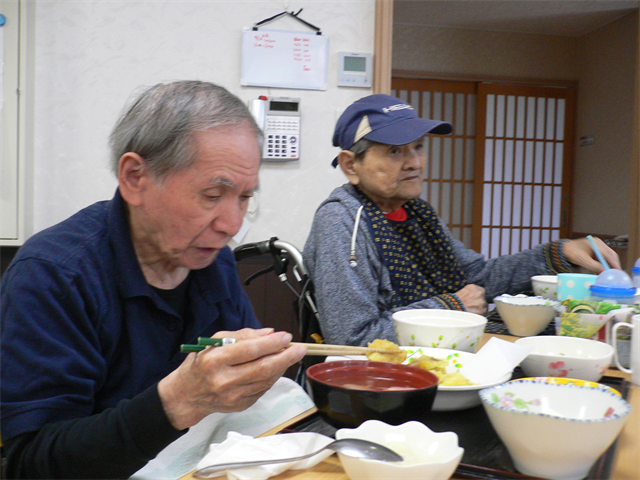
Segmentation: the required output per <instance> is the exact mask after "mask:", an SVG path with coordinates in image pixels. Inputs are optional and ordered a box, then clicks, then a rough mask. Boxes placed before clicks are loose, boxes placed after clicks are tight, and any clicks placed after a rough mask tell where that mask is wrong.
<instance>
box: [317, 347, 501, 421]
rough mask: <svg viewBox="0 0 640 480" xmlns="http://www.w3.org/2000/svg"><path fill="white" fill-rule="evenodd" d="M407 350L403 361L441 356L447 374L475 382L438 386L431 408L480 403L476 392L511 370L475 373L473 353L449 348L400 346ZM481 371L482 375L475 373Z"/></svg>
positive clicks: (360, 357) (498, 381) (458, 407)
mask: <svg viewBox="0 0 640 480" xmlns="http://www.w3.org/2000/svg"><path fill="white" fill-rule="evenodd" d="M400 348H402V349H404V350H407V352H408V355H407V359H406V360H405V361H404V362H403V363H406V364H411V362H412V361H413V360H415V359H417V358H418V357H420V356H421V355H429V356H431V357H435V358H444V359H446V360H447V361H448V362H449V365H448V366H447V368H446V372H447V373H454V372H460V373H461V374H463V375H464V376H465V377H467V379H468V380H469V381H471V382H474V383H475V384H476V385H460V386H453V385H450V386H449V385H438V391H437V392H436V398H435V400H434V401H433V406H432V407H431V410H432V411H438V412H442V411H451V410H464V409H467V408H472V407H475V406H477V405H480V396H479V395H478V392H480V390H482V389H483V388H487V387H492V386H494V385H499V384H501V383H504V382H507V381H509V380H510V379H511V376H512V375H513V372H508V373H506V374H504V375H493V374H492V372H487V371H482V372H478V370H477V369H473V368H472V367H473V362H474V359H475V357H476V354H475V353H469V352H461V351H459V350H451V349H448V348H431V347H407V346H403V347H400ZM366 359H367V357H365V356H364V355H349V356H348V355H344V356H330V357H327V359H326V361H327V362H331V361H335V360H366ZM479 374H481V375H482V377H481V378H480V377H478V376H477V375H479Z"/></svg>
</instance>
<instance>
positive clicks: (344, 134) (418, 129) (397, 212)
mask: <svg viewBox="0 0 640 480" xmlns="http://www.w3.org/2000/svg"><path fill="white" fill-rule="evenodd" d="M451 131H452V126H451V125H450V124H448V123H445V122H440V121H435V120H426V119H421V118H419V117H418V116H417V115H416V113H415V111H414V110H413V108H412V107H411V105H408V104H407V103H405V102H403V101H402V100H400V99H398V98H394V97H391V96H389V95H371V96H368V97H364V98H362V99H360V100H358V101H356V102H355V103H353V104H352V105H351V106H349V107H348V108H347V109H346V110H345V111H344V113H343V114H342V115H341V116H340V118H339V119H338V122H337V124H336V128H335V133H334V136H333V145H334V146H336V147H340V148H341V149H342V151H341V152H340V153H339V154H338V157H337V158H336V159H335V160H334V161H333V166H334V167H335V166H337V165H340V168H341V169H342V171H343V172H344V174H345V175H346V177H347V179H348V180H349V183H347V184H345V185H343V186H341V187H338V188H336V189H335V190H334V191H333V192H332V193H331V195H330V196H329V198H328V199H327V200H325V201H324V202H323V203H322V204H321V205H320V207H319V208H318V210H317V212H316V215H315V218H314V221H313V225H312V227H311V233H310V234H309V238H308V239H307V242H306V245H305V247H304V261H305V265H306V266H307V269H308V271H309V273H310V275H311V278H312V279H313V282H314V285H315V292H316V300H317V307H318V312H319V320H320V326H321V329H322V333H323V336H324V339H325V341H326V342H327V343H337V344H347V345H366V344H367V342H371V341H372V340H374V339H376V338H381V339H387V340H391V341H393V342H397V338H396V335H395V332H394V327H393V321H392V318H391V315H392V314H393V313H394V312H396V311H398V310H403V309H409V308H442V309H451V310H463V311H469V312H474V313H484V312H485V311H486V308H487V302H488V301H491V299H493V298H494V297H495V296H497V295H499V294H501V293H520V292H523V291H530V290H531V283H530V278H531V276H532V275H536V274H554V273H558V272H567V271H572V270H573V269H574V268H575V267H576V266H582V267H585V268H587V269H588V270H591V271H594V272H599V271H601V270H602V269H603V267H602V265H600V264H599V263H598V262H597V261H595V260H594V259H593V258H591V252H592V250H591V247H590V245H589V243H588V241H587V240H586V239H580V240H560V241H555V242H552V243H549V244H546V245H540V246H537V247H535V248H533V249H532V250H527V251H523V252H520V253H517V254H515V255H508V256H502V257H499V258H494V259H491V260H486V259H485V258H484V256H483V255H481V254H478V253H476V252H474V251H473V250H470V249H467V248H465V247H464V245H463V244H462V243H461V242H459V241H457V240H455V239H454V238H453V237H452V236H451V234H450V232H449V230H448V229H447V227H446V225H444V223H442V222H441V221H440V219H439V218H438V216H437V214H436V212H435V211H434V210H433V208H432V207H431V206H430V205H429V204H428V203H427V202H425V201H423V200H421V199H420V198H418V197H419V195H420V193H421V191H422V178H423V171H424V168H425V164H426V161H427V156H426V153H425V150H424V146H423V137H424V136H425V135H426V134H427V133H431V134H437V135H446V134H448V133H451ZM597 242H598V246H599V247H600V249H601V251H602V252H603V254H604V256H605V257H606V258H607V260H608V261H609V263H610V264H611V265H612V266H614V267H617V268H619V261H618V257H617V255H616V254H615V252H613V251H612V250H611V249H610V248H608V247H606V246H605V245H604V243H603V242H602V241H600V240H597Z"/></svg>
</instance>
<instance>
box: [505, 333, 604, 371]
mask: <svg viewBox="0 0 640 480" xmlns="http://www.w3.org/2000/svg"><path fill="white" fill-rule="evenodd" d="M515 343H516V344H518V345H523V346H525V347H533V351H532V352H531V353H530V354H529V355H528V356H527V357H526V358H525V359H524V360H523V361H522V362H521V363H520V367H522V370H523V371H524V373H525V375H527V376H529V377H569V378H579V379H582V380H589V381H591V382H597V381H598V380H600V378H601V377H602V375H604V372H606V371H607V369H608V368H609V366H610V365H611V359H612V358H613V352H614V350H615V349H614V348H613V346H611V345H609V344H608V343H604V342H600V341H598V340H590V339H587V338H578V337H564V336H557V335H539V336H537V337H523V338H519V339H518V340H516V342H515Z"/></svg>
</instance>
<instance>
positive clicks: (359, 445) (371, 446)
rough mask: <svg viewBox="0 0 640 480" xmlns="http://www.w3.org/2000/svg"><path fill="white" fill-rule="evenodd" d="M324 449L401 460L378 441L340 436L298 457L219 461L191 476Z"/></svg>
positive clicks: (211, 474) (292, 459)
mask: <svg viewBox="0 0 640 480" xmlns="http://www.w3.org/2000/svg"><path fill="white" fill-rule="evenodd" d="M326 449H329V450H333V451H334V452H340V453H343V454H345V455H348V456H350V457H356V458H366V459H369V460H380V461H382V462H401V461H402V460H403V459H402V457H401V456H400V455H398V454H397V453H396V452H394V451H393V450H391V449H389V448H387V447H385V446H383V445H380V444H378V443H374V442H369V441H368V440H360V439H359V438H342V439H340V440H335V441H333V442H331V443H329V444H327V446H325V447H322V448H321V449H320V450H317V451H315V452H311V453H307V454H306V455H300V456H299V457H289V458H279V459H269V460H254V461H251V462H233V463H219V464H218V465H210V466H208V467H204V468H201V469H200V470H197V471H195V472H194V473H193V476H194V477H195V478H212V477H216V476H217V475H218V474H219V473H220V472H222V471H224V470H230V469H232V468H240V467H255V466H257V465H269V464H272V463H287V462H297V461H298V460H304V459H305V458H309V457H313V456H314V455H317V454H318V453H320V452H322V451H323V450H326Z"/></svg>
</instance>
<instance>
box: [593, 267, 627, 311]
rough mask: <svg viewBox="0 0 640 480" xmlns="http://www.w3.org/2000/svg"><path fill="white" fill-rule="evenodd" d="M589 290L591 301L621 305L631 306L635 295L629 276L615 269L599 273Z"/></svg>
mask: <svg viewBox="0 0 640 480" xmlns="http://www.w3.org/2000/svg"><path fill="white" fill-rule="evenodd" d="M590 289H591V298H592V299H593V300H595V301H598V302H610V303H619V304H622V305H633V303H634V298H635V294H636V288H635V287H634V286H633V282H632V281H631V277H630V276H629V274H628V273H627V272H625V271H624V270H618V269H616V268H609V269H607V270H605V271H603V272H602V273H600V275H598V277H597V278H596V281H595V282H594V283H593V285H591V287H590Z"/></svg>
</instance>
